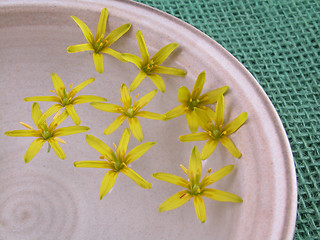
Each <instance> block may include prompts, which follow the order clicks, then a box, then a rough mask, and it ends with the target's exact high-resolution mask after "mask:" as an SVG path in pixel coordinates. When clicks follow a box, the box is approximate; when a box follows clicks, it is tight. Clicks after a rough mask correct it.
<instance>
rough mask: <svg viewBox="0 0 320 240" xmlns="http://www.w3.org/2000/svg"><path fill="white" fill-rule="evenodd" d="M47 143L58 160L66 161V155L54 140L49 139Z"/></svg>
mask: <svg viewBox="0 0 320 240" xmlns="http://www.w3.org/2000/svg"><path fill="white" fill-rule="evenodd" d="M48 142H49V144H50V146H51V147H52V149H53V150H54V151H55V153H56V154H57V156H58V157H59V158H60V159H66V155H65V154H64V152H63V150H62V148H61V147H60V146H59V144H58V142H57V141H56V140H54V139H53V138H49V139H48Z"/></svg>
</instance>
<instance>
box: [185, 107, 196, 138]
mask: <svg viewBox="0 0 320 240" xmlns="http://www.w3.org/2000/svg"><path fill="white" fill-rule="evenodd" d="M186 119H187V122H188V126H189V129H190V131H191V132H192V133H195V132H196V131H197V130H198V127H199V121H198V116H197V114H196V112H195V111H194V110H192V111H188V112H187V114H186Z"/></svg>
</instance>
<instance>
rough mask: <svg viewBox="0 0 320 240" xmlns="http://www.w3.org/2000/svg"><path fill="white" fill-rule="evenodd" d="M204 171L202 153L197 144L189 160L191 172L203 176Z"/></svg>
mask: <svg viewBox="0 0 320 240" xmlns="http://www.w3.org/2000/svg"><path fill="white" fill-rule="evenodd" d="M201 172H202V161H201V159H200V153H199V150H198V148H197V147H196V146H194V147H193V149H192V152H191V156H190V160H189V174H190V173H193V174H194V175H195V174H199V177H200V176H201Z"/></svg>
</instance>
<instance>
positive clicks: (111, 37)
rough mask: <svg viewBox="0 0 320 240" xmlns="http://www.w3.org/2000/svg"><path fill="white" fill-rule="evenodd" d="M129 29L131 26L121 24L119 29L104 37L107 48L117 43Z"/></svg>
mask: <svg viewBox="0 0 320 240" xmlns="http://www.w3.org/2000/svg"><path fill="white" fill-rule="evenodd" d="M130 27H131V24H130V23H127V24H123V25H122V26H120V27H118V28H116V29H114V30H113V31H112V32H110V33H109V34H108V36H107V37H106V40H107V41H108V46H110V45H111V44H112V43H114V42H115V41H117V40H118V39H119V38H120V37H121V36H122V35H123V34H125V33H126V32H128V30H129V29H130Z"/></svg>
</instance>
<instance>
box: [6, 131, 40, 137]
mask: <svg viewBox="0 0 320 240" xmlns="http://www.w3.org/2000/svg"><path fill="white" fill-rule="evenodd" d="M4 134H5V135H7V136H9V137H41V134H40V133H39V132H38V131H35V130H13V131H7V132H5V133H4Z"/></svg>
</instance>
